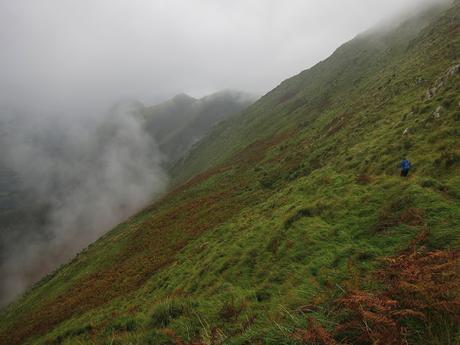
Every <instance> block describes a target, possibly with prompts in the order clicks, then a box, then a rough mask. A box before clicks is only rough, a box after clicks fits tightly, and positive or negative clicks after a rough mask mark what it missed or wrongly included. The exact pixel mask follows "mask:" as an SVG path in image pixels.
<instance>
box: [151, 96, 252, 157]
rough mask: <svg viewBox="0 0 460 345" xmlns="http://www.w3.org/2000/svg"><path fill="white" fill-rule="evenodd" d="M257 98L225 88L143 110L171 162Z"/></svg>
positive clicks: (179, 98)
mask: <svg viewBox="0 0 460 345" xmlns="http://www.w3.org/2000/svg"><path fill="white" fill-rule="evenodd" d="M254 101H255V97H254V96H252V95H249V94H246V93H243V92H239V91H221V92H217V93H214V94H212V95H209V96H206V97H203V98H201V99H195V98H192V97H190V96H188V95H185V94H180V95H177V96H175V97H174V98H172V99H171V100H169V101H166V102H164V103H161V104H158V105H155V106H152V107H149V108H145V109H143V110H142V114H143V115H144V118H145V121H146V128H147V130H148V132H149V133H152V134H153V136H154V138H155V140H156V141H157V142H158V144H159V146H160V149H161V150H162V151H163V152H164V154H165V157H166V159H167V161H168V162H169V165H170V164H172V163H174V162H176V161H177V160H178V159H179V158H181V157H182V156H183V155H184V153H186V152H187V151H188V150H189V149H190V148H191V147H192V145H193V144H195V143H196V142H197V141H198V140H200V139H201V138H203V137H204V136H205V135H206V134H207V133H208V132H209V131H210V129H211V128H212V127H213V126H214V125H215V124H216V123H218V122H219V121H222V120H225V119H227V118H230V117H231V116H233V115H236V114H238V113H240V112H241V111H242V110H244V109H246V108H247V107H248V106H249V105H251V103H253V102H254Z"/></svg>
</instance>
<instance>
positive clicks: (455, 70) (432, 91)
mask: <svg viewBox="0 0 460 345" xmlns="http://www.w3.org/2000/svg"><path fill="white" fill-rule="evenodd" d="M459 73H460V64H458V65H454V66H452V67H449V69H447V71H446V72H445V73H444V74H443V75H442V76H441V77H439V78H438V79H437V80H436V82H435V85H434V86H433V87H431V88H429V89H428V90H427V91H426V94H425V98H426V99H431V98H433V97H434V96H435V95H436V93H437V92H438V90H439V89H440V88H441V87H443V86H444V84H445V83H446V82H447V81H448V80H449V79H450V78H451V77H453V76H454V75H456V74H459Z"/></svg>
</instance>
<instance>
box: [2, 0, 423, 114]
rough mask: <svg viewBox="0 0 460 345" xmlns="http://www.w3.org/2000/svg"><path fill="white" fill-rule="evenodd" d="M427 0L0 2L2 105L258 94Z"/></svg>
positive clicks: (61, 105) (50, 105)
mask: <svg viewBox="0 0 460 345" xmlns="http://www.w3.org/2000/svg"><path fill="white" fill-rule="evenodd" d="M423 2H426V0H385V1H382V0H225V1H224V0H0V105H1V104H4V103H13V104H19V105H26V106H31V107H35V108H37V109H47V108H52V109H58V110H59V109H64V108H66V107H70V108H75V107H77V108H78V107H81V108H82V109H85V108H87V107H107V106H108V105H110V104H111V103H113V102H115V101H117V100H119V99H126V98H135V99H139V100H141V101H142V102H144V103H146V104H151V103H154V102H158V101H159V100H163V99H165V98H168V97H171V96H173V95H175V94H177V93H180V92H186V93H189V94H191V95H193V96H202V95H204V94H207V93H210V92H213V91H216V90H221V89H227V88H232V89H239V90H243V91H248V92H252V93H256V94H263V93H265V92H267V91H269V90H270V89H272V88H273V87H275V86H276V85H277V84H279V83H280V82H281V81H282V80H283V79H286V78H287V77H289V76H292V75H294V74H296V73H298V72H300V71H301V70H303V69H305V68H307V67H309V66H311V65H313V64H315V63H316V62H318V61H320V60H322V59H324V58H326V57H327V56H328V55H330V54H331V53H332V52H333V50H334V49H335V48H336V47H337V46H338V45H340V44H342V43H344V42H345V41H347V40H349V39H351V38H353V37H354V36H355V35H356V34H358V33H359V32H361V31H363V30H366V29H368V28H369V27H371V26H373V25H375V24H376V23H377V22H380V21H382V20H386V19H388V18H390V17H392V16H394V15H395V14H396V13H399V12H401V11H402V10H404V9H407V8H410V7H411V6H415V5H417V4H420V3H423Z"/></svg>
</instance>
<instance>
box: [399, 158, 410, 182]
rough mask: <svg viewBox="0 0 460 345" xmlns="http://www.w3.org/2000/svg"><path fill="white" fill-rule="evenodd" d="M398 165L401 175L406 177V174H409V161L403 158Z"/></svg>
mask: <svg viewBox="0 0 460 345" xmlns="http://www.w3.org/2000/svg"><path fill="white" fill-rule="evenodd" d="M399 167H400V168H401V176H402V177H407V175H408V174H409V169H410V167H411V164H410V162H409V161H408V160H407V159H406V158H404V159H403V160H402V161H401V163H400V164H399Z"/></svg>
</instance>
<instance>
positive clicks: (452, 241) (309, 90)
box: [0, 5, 460, 344]
mask: <svg viewBox="0 0 460 345" xmlns="http://www.w3.org/2000/svg"><path fill="white" fill-rule="evenodd" d="M439 11H440V10H439V9H438V10H433V11H429V12H428V13H425V14H424V15H423V16H420V17H418V18H417V19H412V20H409V21H407V22H405V23H403V24H402V25H398V26H397V27H395V28H392V29H387V30H380V31H370V32H367V33H365V34H362V35H360V36H358V37H357V38H356V39H354V40H352V41H351V42H349V43H347V44H345V45H344V46H342V47H341V48H339V49H338V50H337V51H336V52H335V53H334V54H333V55H332V56H331V57H330V58H328V59H327V60H325V61H323V62H321V63H319V64H318V65H316V66H315V67H313V68H311V69H309V70H306V71H304V72H302V73H300V74H299V75H297V76H295V77H293V78H291V79H288V80H286V81H284V82H283V83H282V84H281V85H280V86H278V87H277V88H276V89H274V90H273V91H271V92H270V93H268V94H267V95H265V96H264V97H262V99H260V100H259V101H258V102H256V103H255V104H254V105H252V106H251V107H250V108H249V109H248V110H247V111H245V112H244V114H242V115H241V116H239V117H234V118H232V119H230V120H228V121H225V122H223V123H221V124H220V125H219V126H218V128H216V129H215V130H214V131H213V132H212V133H211V135H209V136H208V137H207V138H206V139H205V140H203V141H201V142H200V144H199V145H197V146H196V147H195V149H194V150H193V152H192V153H191V154H190V155H189V156H188V157H187V158H186V159H185V160H183V161H182V162H180V163H179V164H178V165H176V167H175V168H174V169H173V172H174V174H175V178H176V183H177V186H176V188H175V189H174V190H172V191H171V192H170V193H169V194H167V195H166V196H164V198H163V199H161V200H159V201H157V202H155V203H154V204H152V205H151V206H149V207H147V208H146V209H144V210H143V211H142V212H140V213H139V214H137V215H136V216H134V217H132V218H130V219H128V220H127V221H126V222H124V223H123V224H120V225H119V226H118V227H117V228H115V229H114V230H112V231H111V232H109V233H108V234H106V235H105V236H104V237H102V238H101V239H100V240H98V241H97V242H96V243H94V244H93V245H91V246H90V247H89V248H87V249H86V250H85V251H83V252H82V253H81V254H79V255H78V256H77V257H76V258H75V259H74V260H72V261H71V262H69V263H68V264H66V265H64V266H63V267H61V268H60V269H59V270H58V271H56V272H55V273H54V274H53V275H50V276H49V277H47V278H46V279H43V280H42V281H41V282H40V283H39V284H37V285H36V286H35V287H34V288H33V289H31V290H30V291H28V292H27V293H26V294H25V295H24V296H23V297H22V298H21V299H19V300H18V301H17V302H16V303H14V304H12V305H10V306H9V307H7V308H6V309H5V310H4V311H2V313H1V314H0V343H1V344H20V343H25V344H35V343H36V344H81V343H89V344H220V343H224V344H345V343H348V344H350V343H351V344H372V343H379V344H403V343H405V341H406V340H407V342H408V343H409V344H458V343H459V341H460V340H459V339H460V338H459V333H458V329H459V328H460V327H459V324H458V321H459V320H458V315H459V314H460V313H459V312H460V310H459V305H460V303H459V286H460V282H459V275H458V261H457V258H458V255H457V253H458V250H459V248H460V235H459V233H460V175H459V172H460V145H459V140H458V138H459V137H460V136H459V135H460V95H459V93H458V90H459V87H460V67H459V64H460V7H459V6H458V5H456V6H453V7H451V8H449V9H448V10H442V11H441V12H439ZM403 156H407V157H408V158H409V159H410V160H411V161H412V163H413V164H414V169H413V170H412V171H411V174H410V177H409V178H408V179H403V178H401V177H399V174H398V173H399V171H398V168H397V165H398V163H399V161H400V160H401V158H402V157H403ZM197 173H198V174H197Z"/></svg>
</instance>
